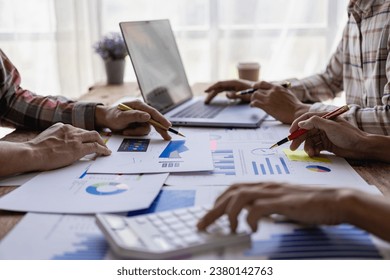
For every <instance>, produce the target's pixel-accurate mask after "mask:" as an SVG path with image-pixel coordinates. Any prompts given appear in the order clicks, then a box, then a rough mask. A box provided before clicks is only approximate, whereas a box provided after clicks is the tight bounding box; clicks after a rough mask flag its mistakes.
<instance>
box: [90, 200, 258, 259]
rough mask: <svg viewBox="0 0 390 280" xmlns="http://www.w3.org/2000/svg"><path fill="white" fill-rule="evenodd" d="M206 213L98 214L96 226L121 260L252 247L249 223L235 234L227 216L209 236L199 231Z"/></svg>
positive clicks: (195, 210)
mask: <svg viewBox="0 0 390 280" xmlns="http://www.w3.org/2000/svg"><path fill="white" fill-rule="evenodd" d="M207 211H208V208H207V207H204V206H203V207H190V208H180V209H176V210H170V211H165V212H158V213H153V214H144V215H139V216H135V217H125V216H119V215H111V214H97V215H96V222H97V224H98V226H99V228H100V229H101V230H102V232H103V234H104V235H105V237H106V239H107V241H108V243H109V245H110V247H111V249H112V250H113V252H114V253H115V254H116V255H118V256H119V257H122V258H132V259H169V258H174V257H180V256H185V255H188V254H191V253H196V252H200V251H204V250H210V249H215V248H218V247H223V246H231V245H235V244H239V243H247V244H248V245H249V244H250V233H251V232H250V229H249V227H248V226H247V225H246V223H245V222H240V223H239V226H238V229H237V231H236V233H235V234H232V233H231V232H230V227H229V221H228V219H227V217H226V216H222V217H221V218H219V219H218V220H217V221H216V222H215V223H214V224H212V225H210V226H209V227H208V228H207V231H206V232H201V231H198V230H197V228H196V224H197V222H198V220H199V218H201V217H203V215H204V214H205V213H206V212H207ZM242 215H243V214H241V217H239V218H241V220H242Z"/></svg>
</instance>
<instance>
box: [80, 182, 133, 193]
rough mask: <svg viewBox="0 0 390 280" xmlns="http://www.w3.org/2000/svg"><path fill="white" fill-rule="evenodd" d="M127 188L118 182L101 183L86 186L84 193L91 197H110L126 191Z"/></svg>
mask: <svg viewBox="0 0 390 280" xmlns="http://www.w3.org/2000/svg"><path fill="white" fill-rule="evenodd" d="M128 189H129V186H128V185H126V184H123V183H120V182H102V183H95V184H93V185H91V186H88V187H87V188H86V189H85V191H86V192H87V193H89V194H93V195H112V194H119V193H123V192H125V191H127V190H128Z"/></svg>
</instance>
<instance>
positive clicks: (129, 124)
mask: <svg viewBox="0 0 390 280" xmlns="http://www.w3.org/2000/svg"><path fill="white" fill-rule="evenodd" d="M124 104H125V105H127V106H129V107H130V108H132V109H134V110H130V111H121V110H119V109H118V108H116V107H106V106H97V107H96V113H95V120H96V127H98V128H109V129H111V130H112V131H114V132H121V133H122V134H123V135H127V136H142V135H147V134H148V133H149V132H150V124H149V123H148V121H149V120H150V119H153V120H155V121H157V122H159V123H160V124H162V125H163V126H165V127H171V126H172V124H171V123H170V121H168V120H167V119H166V118H165V117H164V116H163V115H162V114H160V112H158V111H157V110H156V109H154V108H152V107H150V106H149V105H147V104H146V103H143V102H141V101H139V100H135V101H131V102H127V103H124ZM155 129H156V131H157V132H158V133H160V134H161V136H162V137H163V138H164V139H165V140H170V139H171V136H170V135H169V134H168V132H167V131H166V130H163V129H161V128H159V127H155Z"/></svg>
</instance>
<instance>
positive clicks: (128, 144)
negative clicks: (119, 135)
mask: <svg viewBox="0 0 390 280" xmlns="http://www.w3.org/2000/svg"><path fill="white" fill-rule="evenodd" d="M149 143H150V139H133V138H125V139H123V141H122V143H121V144H120V146H119V148H118V152H146V150H147V149H148V146H149Z"/></svg>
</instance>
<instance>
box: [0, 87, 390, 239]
mask: <svg viewBox="0 0 390 280" xmlns="http://www.w3.org/2000/svg"><path fill="white" fill-rule="evenodd" d="M206 87H207V84H206V83H204V84H203V83H202V84H196V85H194V87H193V91H194V94H195V95H198V94H201V93H202V92H203V91H204V89H205V88H206ZM129 93H132V94H130V96H134V97H136V96H137V94H139V90H138V87H137V85H136V84H134V83H133V84H124V85H123V86H108V88H107V87H106V86H103V85H101V86H96V87H93V88H92V89H91V90H90V92H89V93H87V94H85V95H83V96H82V97H81V98H80V100H84V101H95V102H96V101H98V102H103V103H104V104H107V105H110V104H112V103H113V102H115V101H117V100H118V99H120V98H123V97H125V96H129ZM36 134H37V132H34V131H15V132H13V133H11V134H9V135H7V136H6V137H4V138H3V139H2V140H7V141H14V142H21V141H26V140H28V139H31V138H33V137H34V136H35V135H36ZM349 163H350V164H351V165H352V167H353V168H354V169H355V170H356V171H357V172H358V173H359V174H360V176H362V178H363V179H364V180H366V181H367V183H369V184H371V185H375V186H377V187H378V188H379V190H380V191H381V192H382V193H383V194H384V195H385V196H389V197H390V164H386V163H378V162H371V161H356V160H351V161H349ZM342 184H343V182H340V185H342ZM15 188H16V187H14V186H9V187H0V196H2V195H4V194H6V193H8V192H10V191H12V190H14V189H15ZM23 215H24V213H17V212H9V211H0V240H1V239H2V238H3V237H4V236H5V235H6V234H7V233H8V232H9V231H10V230H11V229H12V228H13V227H14V226H15V225H16V224H17V223H18V222H19V220H20V219H21V218H22V217H23Z"/></svg>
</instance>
